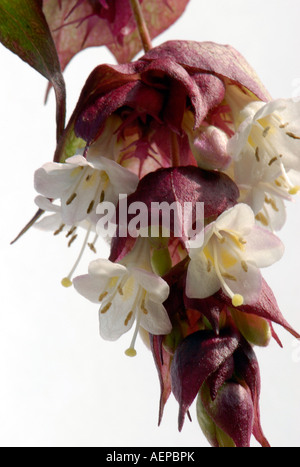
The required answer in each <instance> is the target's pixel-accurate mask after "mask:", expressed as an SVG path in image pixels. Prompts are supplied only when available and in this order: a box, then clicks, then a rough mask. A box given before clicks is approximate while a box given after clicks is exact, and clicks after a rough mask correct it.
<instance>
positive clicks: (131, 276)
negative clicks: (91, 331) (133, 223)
mask: <svg viewBox="0 0 300 467" xmlns="http://www.w3.org/2000/svg"><path fill="white" fill-rule="evenodd" d="M74 286H75V288H76V290H77V291H78V292H79V293H80V294H81V295H83V296H84V297H85V298H87V299H88V300H90V301H91V302H93V303H97V304H98V305H100V310H99V318H100V334H101V336H102V337H103V338H104V339H106V340H116V339H118V338H119V337H120V336H121V335H122V334H124V333H126V332H127V331H129V330H130V329H131V328H132V326H133V323H134V322H135V321H136V328H135V332H134V335H133V338H132V342H131V345H130V347H129V349H127V350H126V352H125V353H126V355H128V356H130V357H133V356H135V355H136V350H135V348H134V345H135V341H136V337H137V334H138V331H139V328H140V327H142V328H143V329H145V330H146V331H148V332H150V333H151V334H154V335H164V334H168V333H169V332H171V329H172V325H171V322H170V319H169V317H168V313H167V311H166V309H165V307H164V305H163V303H164V302H165V301H166V299H167V298H168V296H169V286H168V284H167V283H166V282H165V281H164V280H163V279H162V278H161V277H159V276H157V275H156V274H154V273H153V271H152V268H151V266H150V247H149V244H148V240H147V239H139V240H137V244H136V246H135V248H134V249H133V251H132V252H131V253H129V254H128V255H127V256H126V257H125V258H124V259H123V260H122V261H121V262H120V263H112V262H111V261H109V260H105V259H99V260H96V261H93V262H92V263H91V264H90V266H89V271H88V274H87V275H84V276H79V277H77V278H75V279H74Z"/></svg>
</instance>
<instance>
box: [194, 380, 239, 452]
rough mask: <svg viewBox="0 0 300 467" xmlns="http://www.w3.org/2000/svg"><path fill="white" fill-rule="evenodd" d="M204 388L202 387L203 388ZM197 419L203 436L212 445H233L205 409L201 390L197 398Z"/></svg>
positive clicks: (231, 440) (230, 439)
mask: <svg viewBox="0 0 300 467" xmlns="http://www.w3.org/2000/svg"><path fill="white" fill-rule="evenodd" d="M203 389H204V388H203ZM196 408H197V419H198V423H199V425H200V428H201V430H202V431H203V434H204V436H205V437H206V438H207V440H208V442H209V443H210V445H211V446H213V447H216V448H218V447H224V448H225V447H235V444H234V441H233V439H232V438H230V436H228V435H227V434H226V433H225V432H224V431H223V430H222V429H221V428H219V427H218V426H217V425H216V424H215V422H214V421H213V419H212V418H211V417H210V416H209V414H208V412H207V411H206V409H205V407H204V405H203V403H202V399H201V391H200V392H199V394H198V398H197V405H196Z"/></svg>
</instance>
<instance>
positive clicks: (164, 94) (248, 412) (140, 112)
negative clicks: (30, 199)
mask: <svg viewBox="0 0 300 467" xmlns="http://www.w3.org/2000/svg"><path fill="white" fill-rule="evenodd" d="M100 3H102V2H100ZM79 4H80V2H78V5H79ZM299 155H300V103H299V102H298V103H296V102H293V101H292V100H289V99H286V100H284V99H280V100H275V101H274V100H272V99H271V98H270V96H269V94H268V92H267V91H266V90H265V89H264V87H263V85H262V84H261V82H260V80H259V79H258V77H257V76H256V74H255V73H254V71H253V70H252V69H251V67H250V66H249V65H248V63H247V62H246V61H245V59H244V58H243V57H242V56H241V55H240V54H239V53H238V52H237V51H236V50H234V49H233V48H231V47H229V46H222V45H219V44H215V43H212V42H204V43H196V42H188V41H171V42H167V43H165V44H163V45H161V46H159V47H156V48H153V49H152V50H150V51H149V52H147V53H146V54H145V55H144V56H142V57H141V58H140V59H138V60H137V61H134V62H131V63H126V64H122V65H100V66H99V67H97V68H96V69H95V70H94V71H93V72H92V74H91V75H90V77H89V78H88V80H87V82H86V84H85V86H84V88H83V90H82V93H81V95H80V97H79V100H78V104H77V106H76V108H75V110H74V112H73V114H72V116H71V118H70V121H69V123H68V126H67V128H66V130H65V131H64V133H63V135H62V137H61V139H60V141H59V143H58V147H57V150H56V154H55V160H56V161H57V162H51V163H47V164H45V165H44V166H43V167H42V168H40V169H38V170H37V171H36V173H35V188H36V190H37V192H38V193H39V196H38V197H37V199H36V202H37V204H38V206H39V207H40V208H41V209H43V210H45V211H48V212H49V213H50V214H49V215H46V216H45V217H44V218H43V219H42V220H41V221H40V222H39V224H38V226H39V227H40V228H46V229H48V230H49V229H50V230H51V229H52V231H53V232H54V234H55V235H58V234H59V233H61V232H62V231H65V232H66V233H67V238H68V242H69V246H71V245H72V243H73V241H74V240H75V239H76V237H77V235H78V232H79V231H80V230H84V231H85V238H84V243H83V247H82V250H81V252H80V257H79V258H77V259H76V262H75V265H74V267H73V268H72V270H71V272H70V274H69V275H68V276H67V277H66V278H64V279H63V281H62V283H63V285H64V286H66V287H69V286H71V285H72V283H74V287H75V289H76V291H77V292H79V293H80V294H81V295H83V296H84V297H85V298H87V299H88V300H89V301H91V302H92V303H94V304H95V305H96V309H98V311H99V319H100V333H101V336H102V337H103V338H104V339H107V340H116V339H118V338H119V337H120V336H121V335H122V334H124V333H126V332H128V331H130V330H131V329H132V327H133V326H135V328H134V331H133V334H132V338H131V343H130V346H129V348H128V349H127V350H126V354H127V355H128V356H135V355H136V353H137V352H136V349H135V347H136V340H137V337H138V335H139V332H141V333H143V335H145V333H146V335H147V336H148V340H149V346H150V348H151V351H152V353H153V357H154V361H155V364H156V366H157V369H158V374H159V378H160V383H161V402H160V420H161V417H162V414H163V409H164V405H165V403H166V401H167V399H168V397H169V395H170V394H171V392H173V394H174V396H175V397H176V399H177V400H178V403H179V407H180V409H179V429H180V430H181V429H182V427H183V423H184V418H185V416H186V414H187V413H189V408H190V406H191V404H192V403H193V401H194V400H195V399H196V398H197V417H198V420H199V424H200V426H201V428H202V429H203V431H204V433H205V435H206V436H207V438H208V440H209V441H210V443H211V444H212V445H213V446H237V447H247V446H249V445H250V439H251V436H252V434H253V435H254V436H255V438H256V439H257V440H258V441H259V442H260V443H261V445H262V446H268V441H267V439H266V438H265V436H264V434H263V431H262V428H261V425H260V416H259V394H260V374H259V366H258V362H257V359H256V356H255V353H254V350H253V347H254V346H256V345H258V346H266V345H268V343H269V342H270V340H271V338H274V339H275V340H276V341H277V342H278V343H279V344H280V340H279V338H278V336H277V335H276V333H275V331H274V329H273V327H272V323H276V324H280V325H282V326H283V327H284V328H285V329H286V330H288V331H289V332H290V333H292V334H293V335H294V336H296V337H300V336H299V335H298V334H297V333H296V331H294V330H293V329H292V327H291V326H290V325H289V324H288V323H287V321H286V320H285V319H284V317H283V316H282V314H281V312H280V310H279V308H278V305H277V303H276V299H275V297H274V294H273V293H272V291H271V289H270V288H269V286H268V285H267V283H266V281H265V280H264V278H263V276H262V272H261V270H262V268H265V267H269V266H271V265H272V264H274V263H275V262H277V261H279V260H280V259H281V257H282V256H283V254H284V246H283V244H282V242H281V240H280V239H279V237H278V236H277V234H276V232H277V231H279V230H280V229H281V228H282V227H283V226H284V224H285V222H286V209H285V204H286V203H287V202H289V201H291V200H292V198H293V196H295V195H296V194H297V193H298V191H300V178H299V177H300V174H299V172H300V157H299ZM120 195H121V196H125V195H126V197H127V206H128V213H126V214H127V217H126V219H127V221H128V222H129V221H132V219H133V215H134V214H137V210H136V209H137V208H136V206H137V204H138V206H141V204H143V205H144V206H146V207H147V212H148V217H147V219H146V220H147V221H148V224H147V227H148V228H147V227H146V228H145V226H144V225H143V226H141V225H140V226H139V227H138V222H136V233H137V234H136V235H131V233H130V232H131V231H127V233H126V234H125V235H124V234H122V235H121V230H122V232H123V230H124V225H121V223H120V219H119V217H118V216H116V217H115V218H114V223H115V225H116V232H115V235H114V237H113V238H112V239H111V255H110V258H109V259H104V258H98V259H96V260H95V261H93V262H92V263H91V264H90V266H89V269H88V273H87V274H84V275H80V276H77V277H75V278H74V280H73V276H74V275H75V272H76V269H77V267H78V264H79V261H80V258H81V256H82V255H83V254H84V251H85V247H86V246H89V247H90V248H91V249H92V250H93V251H95V252H96V248H95V242H96V240H97V236H98V233H97V223H98V222H99V220H100V219H101V218H102V216H103V213H102V211H101V209H100V208H101V205H103V203H106V202H110V203H111V204H112V205H114V206H115V207H116V208H117V206H118V203H119V202H120V201H119V200H120ZM174 203H177V204H176V206H177V211H176V213H177V216H176V218H175V215H174V218H172V219H171V216H170V222H169V226H168V228H166V226H165V223H164V222H163V217H164V209H168V208H170V206H173V205H174ZM187 203H189V206H190V210H189V225H190V227H193V226H194V225H195V224H196V223H197V221H198V218H197V216H198V214H199V211H198V210H197V205H198V204H199V203H202V205H203V211H202V213H203V219H202V224H201V225H202V227H201V229H200V231H198V232H197V233H196V240H197V238H198V240H199V241H196V242H195V236H194V237H192V236H191V235H189V232H187V231H186V230H184V229H183V231H182V232H183V233H182V235H178V234H177V233H178V228H177V227H178V225H177V224H178V223H179V224H180V225H181V226H182V225H185V223H186V218H185V217H184V209H183V208H184V207H185V206H186V205H187ZM99 206H100V208H99ZM133 206H135V209H133ZM157 206H159V209H160V210H161V212H160V215H159V216H156V219H157V225H153V224H151V222H153V217H152V216H151V214H153V213H154V211H155V209H157ZM178 206H179V207H180V208H182V209H179V210H178ZM178 212H179V214H178ZM169 214H170V210H169ZM176 223H177V224H176ZM140 224H141V222H140ZM142 227H143V228H142ZM152 227H156V229H152ZM153 232H156V235H154V233H153ZM92 233H94V235H95V238H94V240H93V241H90V235H91V234H92ZM123 233H124V232H123ZM280 345H281V344H280Z"/></svg>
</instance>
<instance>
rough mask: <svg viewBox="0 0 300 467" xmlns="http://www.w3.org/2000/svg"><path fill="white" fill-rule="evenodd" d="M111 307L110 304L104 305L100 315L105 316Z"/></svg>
mask: <svg viewBox="0 0 300 467" xmlns="http://www.w3.org/2000/svg"><path fill="white" fill-rule="evenodd" d="M111 305H112V303H108V304H107V305H105V307H104V308H102V310H101V314H102V315H105V313H107V312H108V310H109V309H110V307H111Z"/></svg>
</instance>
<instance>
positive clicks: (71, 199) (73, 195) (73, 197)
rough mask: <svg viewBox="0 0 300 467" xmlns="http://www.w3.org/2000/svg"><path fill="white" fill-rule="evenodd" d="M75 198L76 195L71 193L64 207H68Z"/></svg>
mask: <svg viewBox="0 0 300 467" xmlns="http://www.w3.org/2000/svg"><path fill="white" fill-rule="evenodd" d="M75 198H77V193H73V194H72V195H71V196H70V198H69V199H68V200H67V201H66V205H67V206H70V204H71V203H72V202H73V201H74V199H75Z"/></svg>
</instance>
